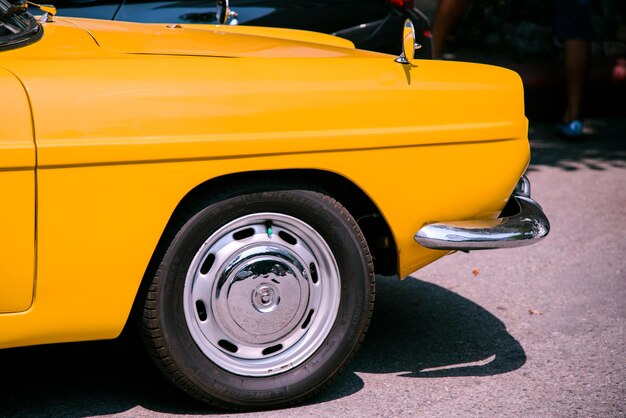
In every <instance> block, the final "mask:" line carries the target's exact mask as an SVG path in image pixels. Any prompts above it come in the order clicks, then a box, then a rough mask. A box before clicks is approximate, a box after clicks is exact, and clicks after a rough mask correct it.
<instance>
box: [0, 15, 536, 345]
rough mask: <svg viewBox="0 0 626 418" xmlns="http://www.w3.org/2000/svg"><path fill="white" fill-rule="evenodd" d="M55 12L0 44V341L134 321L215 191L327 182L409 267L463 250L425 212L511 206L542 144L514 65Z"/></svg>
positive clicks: (469, 212)
mask: <svg viewBox="0 0 626 418" xmlns="http://www.w3.org/2000/svg"><path fill="white" fill-rule="evenodd" d="M40 25H41V26H42V30H43V35H42V37H41V39H39V40H37V41H36V42H32V43H30V44H28V45H25V46H21V47H17V48H10V49H6V50H2V51H0V90H1V91H2V92H3V100H2V101H0V115H2V123H0V190H2V194H3V199H2V200H3V204H2V205H1V206H0V231H1V233H0V348H7V347H16V346H25V345H33V344H44V343H55V342H70V341H80V340H95V339H109V338H115V337H116V336H118V335H119V334H120V332H121V330H122V328H123V327H124V325H125V323H126V322H127V320H128V318H129V315H130V312H131V308H132V306H133V302H134V301H135V299H136V296H137V294H138V291H139V289H140V285H141V284H142V280H145V279H144V276H145V275H146V271H147V270H148V267H149V265H150V261H151V259H152V258H153V255H154V254H155V249H156V248H157V245H158V243H159V240H161V239H162V237H163V235H164V231H165V230H166V228H167V225H168V221H170V219H171V217H172V214H173V213H174V212H175V210H176V209H177V207H179V206H180V205H181V202H185V199H186V198H188V197H189V196H190V195H193V194H194V193H198V192H199V191H200V190H204V191H206V190H212V189H220V188H228V189H232V188H242V189H246V188H248V187H250V185H252V184H257V183H258V184H263V183H264V182H267V183H272V182H275V181H276V180H277V179H289V181H293V182H305V183H306V184H314V185H316V186H315V187H317V183H319V187H320V188H323V190H325V191H326V192H327V194H329V195H331V196H332V197H334V198H336V199H337V200H338V201H340V202H341V203H342V204H343V205H344V206H345V207H346V208H348V209H349V210H352V211H355V212H356V213H357V214H358V215H360V216H365V215H368V216H369V215H371V216H374V217H378V221H377V222H379V223H380V225H384V226H385V228H388V229H385V228H383V231H387V230H388V231H389V232H390V234H388V236H383V235H384V234H380V236H377V235H376V233H374V232H372V233H370V234H369V235H368V233H367V232H366V233H365V235H366V238H367V239H368V244H369V245H370V247H372V253H373V254H375V255H376V254H377V251H379V252H380V254H383V253H385V254H387V255H389V252H390V251H392V252H393V254H392V256H391V257H388V258H389V259H388V260H387V261H385V260H382V257H379V258H377V259H376V260H375V265H376V264H377V263H378V264H380V266H382V267H384V270H385V271H386V272H388V273H389V272H395V273H397V274H398V275H399V276H400V277H404V276H406V275H408V274H410V273H412V272H414V271H415V270H417V269H419V268H421V267H423V266H425V265H427V264H429V263H431V262H433V261H434V260H436V259H438V258H440V257H442V256H444V255H445V254H447V253H449V252H450V251H449V250H434V249H429V248H425V247H423V246H421V245H419V244H418V243H416V242H415V239H414V237H413V236H414V234H415V232H416V231H417V230H419V229H420V228H421V227H423V226H424V225H427V224H429V223H432V222H435V221H437V222H441V221H443V222H445V221H452V220H466V219H479V220H481V219H494V218H496V217H497V216H498V215H499V214H500V212H501V210H502V209H503V207H504V206H505V204H506V203H507V201H508V199H509V197H510V196H511V193H512V191H513V189H514V187H515V186H516V184H517V182H518V179H519V178H520V177H521V176H522V174H523V173H524V171H525V169H526V167H527V164H528V161H529V144H528V140H527V120H526V118H525V117H524V109H523V89H522V84H521V81H520V78H519V77H518V75H517V74H515V73H514V72H512V71H509V70H505V69H501V68H497V67H492V66H486V65H478V64H467V63H452V62H440V61H417V62H416V65H414V66H412V65H402V64H399V63H396V62H394V58H395V57H391V56H388V55H384V54H378V53H373V52H368V51H362V50H356V49H354V48H353V46H352V45H351V44H350V43H349V42H347V41H345V40H340V39H337V38H334V37H331V36H327V35H321V34H317V33H309V32H302V31H292V30H282V29H265V28H249V27H248V28H246V27H223V26H194V25H183V26H180V25H143V24H135V23H123V22H104V21H97V20H89V19H66V18H62V17H54V19H53V20H52V21H49V22H46V23H40ZM357 195H358V198H357ZM353 198H354V200H353V201H352V199H353ZM351 202H352V203H351ZM361 202H367V204H368V205H370V206H371V207H373V208H375V209H376V213H373V214H369V213H359V205H361ZM368 207H369V206H368ZM355 218H356V216H355ZM365 229H367V228H365ZM374 229H375V230H376V231H379V230H380V228H379V227H378V226H377V227H376V228H374ZM374 241H377V242H374ZM376 248H379V249H380V250H377V249H376ZM383 264H385V265H384V266H383ZM376 267H377V268H378V265H377V266H376Z"/></svg>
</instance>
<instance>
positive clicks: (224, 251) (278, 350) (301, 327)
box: [183, 213, 340, 376]
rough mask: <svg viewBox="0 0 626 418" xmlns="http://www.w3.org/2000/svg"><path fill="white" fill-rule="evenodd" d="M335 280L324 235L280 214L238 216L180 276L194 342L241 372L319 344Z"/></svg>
mask: <svg viewBox="0 0 626 418" xmlns="http://www.w3.org/2000/svg"><path fill="white" fill-rule="evenodd" d="M339 299H340V279H339V271H338V268H337V264H336V262H335V259H334V256H333V254H332V252H331V250H330V248H329V247H328V245H327V244H326V242H325V241H324V240H323V238H322V237H321V236H320V235H319V234H318V233H317V232H316V231H315V230H314V229H313V228H312V227H310V226H309V225H308V224H306V223H305V222H303V221H301V220H299V219H296V218H293V217H291V216H287V215H283V214H279V213H259V214H252V215H247V216H244V217H241V218H238V219H236V220H234V221H232V222H230V223H228V224H227V225H225V226H223V227H222V228H220V229H219V230H218V231H216V232H215V233H213V234H212V235H211V236H210V237H209V238H208V239H207V240H206V241H205V242H204V244H203V245H202V246H201V247H200V249H199V250H198V252H197V253H196V255H195V257H194V259H193V261H192V263H191V265H190V268H189V270H188V272H187V276H186V279H185V294H184V303H183V307H184V311H185V320H186V323H187V327H188V329H189V331H190V333H191V336H192V337H193V339H194V341H195V343H196V345H197V346H198V347H199V348H200V349H201V350H202V352H203V353H204V354H205V355H206V356H207V357H208V358H209V359H211V361H213V362H215V363H216V364H217V365H219V366H220V367H222V368H224V369H226V370H228V371H230V372H232V373H235V374H239V375H244V376H269V375H274V374H278V373H282V372H284V371H287V370H290V369H292V368H294V367H296V366H297V365H299V364H301V363H302V362H303V361H305V360H306V359H307V358H309V357H310V356H311V355H312V354H313V353H314V352H315V351H316V350H317V349H318V348H319V347H320V346H321V344H322V343H323V341H324V340H325V338H326V337H327V336H328V333H329V332H330V329H331V327H332V325H333V323H334V321H335V318H336V316H337V310H338V307H339Z"/></svg>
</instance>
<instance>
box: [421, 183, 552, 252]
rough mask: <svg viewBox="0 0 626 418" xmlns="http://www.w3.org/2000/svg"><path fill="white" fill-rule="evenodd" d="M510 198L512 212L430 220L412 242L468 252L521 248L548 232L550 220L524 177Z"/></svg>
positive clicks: (439, 248) (433, 247) (437, 248)
mask: <svg viewBox="0 0 626 418" xmlns="http://www.w3.org/2000/svg"><path fill="white" fill-rule="evenodd" d="M522 194H523V195H522ZM510 200H511V202H509V204H514V203H516V204H517V205H518V207H519V210H518V212H517V213H516V214H514V215H511V216H507V217H503V218H497V219H490V220H471V221H457V222H439V223H433V224H430V225H426V226H424V227H422V228H421V229H420V230H419V231H417V232H416V233H415V236H414V238H415V241H417V243H418V244H420V245H422V246H424V247H426V248H432V249H435V250H459V251H470V250H488V249H494V248H513V247H522V246H524V245H530V244H534V243H536V242H537V241H539V240H541V239H542V238H544V237H545V236H546V235H548V232H549V231H550V223H549V222H548V218H547V217H546V215H545V214H544V213H543V210H542V209H541V206H539V204H538V203H537V202H535V201H534V200H532V199H531V198H530V183H529V182H528V180H527V179H526V178H525V177H522V179H521V180H520V184H518V187H516V189H515V191H514V192H513V195H512V196H511V199H510ZM507 206H508V205H507Z"/></svg>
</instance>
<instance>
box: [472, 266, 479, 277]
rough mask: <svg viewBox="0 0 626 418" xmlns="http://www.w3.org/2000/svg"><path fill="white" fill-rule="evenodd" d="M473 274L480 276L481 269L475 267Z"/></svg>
mask: <svg viewBox="0 0 626 418" xmlns="http://www.w3.org/2000/svg"><path fill="white" fill-rule="evenodd" d="M472 274H473V275H474V277H476V276H478V275H479V274H480V269H479V268H478V267H474V268H473V269H472Z"/></svg>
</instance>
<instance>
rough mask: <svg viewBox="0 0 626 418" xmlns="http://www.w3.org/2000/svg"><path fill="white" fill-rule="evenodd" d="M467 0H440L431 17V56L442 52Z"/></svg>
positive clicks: (438, 56) (437, 56)
mask: <svg viewBox="0 0 626 418" xmlns="http://www.w3.org/2000/svg"><path fill="white" fill-rule="evenodd" d="M467 2H468V0H440V1H439V3H438V4H437V10H436V11H435V17H434V19H433V27H432V33H433V57H434V58H436V59H438V58H441V55H442V54H443V49H444V47H445V44H446V41H447V39H448V36H449V35H450V33H451V32H452V29H454V26H455V25H456V23H457V22H458V21H459V19H460V17H461V15H462V14H463V10H464V9H465V6H466V5H467Z"/></svg>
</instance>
